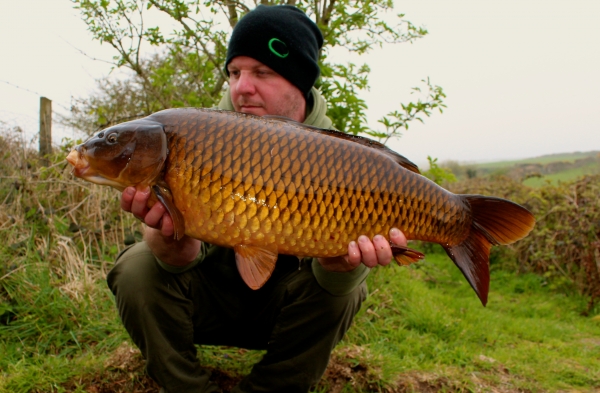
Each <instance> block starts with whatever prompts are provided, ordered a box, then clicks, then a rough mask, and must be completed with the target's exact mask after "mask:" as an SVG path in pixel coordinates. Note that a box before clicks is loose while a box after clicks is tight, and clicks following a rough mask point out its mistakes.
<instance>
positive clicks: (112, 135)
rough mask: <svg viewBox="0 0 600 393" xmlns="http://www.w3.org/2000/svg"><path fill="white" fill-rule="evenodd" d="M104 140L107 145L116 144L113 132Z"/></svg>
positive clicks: (115, 136) (115, 135)
mask: <svg viewBox="0 0 600 393" xmlns="http://www.w3.org/2000/svg"><path fill="white" fill-rule="evenodd" d="M106 140H107V141H108V143H116V142H117V134H116V133H114V132H113V133H112V134H109V135H108V136H107V137H106Z"/></svg>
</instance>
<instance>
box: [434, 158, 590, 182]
mask: <svg viewBox="0 0 600 393" xmlns="http://www.w3.org/2000/svg"><path fill="white" fill-rule="evenodd" d="M441 166H442V167H444V168H446V169H450V170H451V171H452V172H453V173H454V174H455V175H456V176H457V178H459V179H466V178H473V177H488V176H499V175H503V176H508V177H510V178H512V179H515V180H519V181H523V183H524V184H526V185H528V186H531V187H538V186H540V185H542V184H545V183H547V182H550V183H552V184H556V183H557V182H559V181H569V180H574V179H577V178H578V177H581V176H584V175H594V174H598V173H600V151H588V152H573V153H558V154H549V155H543V156H539V157H532V158H526V159H522V160H512V161H496V162H486V163H474V164H460V163H456V162H446V163H443V164H442V165H441Z"/></svg>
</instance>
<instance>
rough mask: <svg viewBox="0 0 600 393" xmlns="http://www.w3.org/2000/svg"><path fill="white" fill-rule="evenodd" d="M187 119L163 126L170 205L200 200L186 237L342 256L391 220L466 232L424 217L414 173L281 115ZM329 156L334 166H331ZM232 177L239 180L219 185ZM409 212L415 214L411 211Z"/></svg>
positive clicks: (424, 196) (412, 232) (422, 231)
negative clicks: (183, 123)
mask: <svg viewBox="0 0 600 393" xmlns="http://www.w3.org/2000/svg"><path fill="white" fill-rule="evenodd" d="M200 114H206V113H202V112H200ZM208 114H209V115H210V113H208ZM158 120H159V121H161V122H163V124H169V120H167V119H165V120H162V119H158ZM190 123H191V124H194V126H192V127H190V124H188V125H187V126H185V127H173V128H172V129H169V128H168V127H167V128H166V131H167V134H168V140H169V151H170V153H169V158H168V160H167V166H166V167H167V171H166V173H165V180H166V182H167V183H168V184H169V186H170V188H171V190H172V191H174V190H181V192H174V198H175V204H176V205H177V206H179V205H182V206H183V205H186V206H187V207H188V209H191V208H192V206H191V205H189V204H186V203H185V202H184V201H194V200H198V201H200V202H201V203H202V204H203V206H202V207H200V208H197V209H196V210H197V212H196V213H194V214H192V216H193V217H194V219H192V220H186V233H188V234H191V235H192V236H195V237H198V238H203V239H206V241H209V242H211V243H214V244H220V245H229V244H231V243H232V242H233V243H238V242H239V243H245V244H259V245H261V246H271V245H274V246H276V248H277V250H278V252H279V253H285V254H292V255H297V256H320V257H327V256H336V255H340V254H343V253H345V250H346V248H347V243H348V242H349V241H350V240H352V239H356V238H358V236H360V235H367V236H370V237H372V236H374V235H375V234H378V233H387V232H388V231H389V229H390V228H392V227H393V226H402V228H403V229H404V231H405V234H406V236H407V237H408V238H423V237H425V238H437V239H439V238H440V237H441V238H442V239H441V240H442V241H444V242H446V243H448V242H450V241H451V240H452V239H451V236H452V235H454V237H455V238H456V237H457V235H458V236H463V237H464V236H465V234H461V233H460V231H461V228H460V227H459V226H455V225H450V226H442V227H439V226H436V224H437V223H436V222H434V221H437V220H436V217H435V216H434V215H432V214H430V211H431V210H432V208H431V207H430V206H432V205H433V204H432V203H431V202H430V201H429V199H430V196H431V193H430V192H431V190H430V189H428V188H426V187H425V188H424V187H415V185H418V184H421V183H419V182H418V181H417V180H418V179H417V176H419V175H417V174H414V173H413V172H409V171H406V170H404V169H403V168H401V167H400V166H398V164H397V163H395V162H393V161H392V160H391V159H388V160H377V157H374V156H377V155H378V152H377V151H372V152H370V151H368V150H367V149H364V148H362V146H360V145H356V144H355V143H353V142H349V141H336V140H331V138H330V137H327V136H325V135H322V134H319V133H316V132H306V131H304V130H303V129H302V128H301V127H297V126H295V125H293V124H290V123H287V122H282V121H280V120H270V121H269V122H267V124H265V122H260V123H257V124H256V125H254V124H253V125H252V126H248V124H247V123H248V122H247V117H246V116H237V115H235V114H232V115H230V116H224V117H223V120H222V121H210V120H207V121H199V120H196V121H191V122H190ZM202 124H205V125H204V126H203V125H202ZM259 125H260V130H258V127H259ZM290 129H292V130H294V129H298V130H297V131H296V132H290ZM182 141H184V142H182ZM334 142H337V143H335V144H334ZM340 142H345V143H340ZM238 145H239V146H240V147H239V148H238ZM224 146H228V147H227V148H224ZM357 147H358V148H362V149H357ZM357 150H358V151H357ZM361 150H366V151H361ZM319 151H321V152H322V153H321V154H318V152H319ZM325 152H326V153H325ZM273 153H274V154H273ZM323 153H325V154H323ZM359 153H360V154H359ZM190 156H192V157H190ZM327 161H332V162H337V163H340V165H336V166H333V167H332V166H329V165H327ZM369 162H373V163H374V165H368V163H369ZM182 174H183V176H182ZM224 174H227V176H225V175H224ZM265 178H267V179H270V180H272V182H268V181H267V182H265ZM231 183H234V184H236V183H238V185H237V187H235V188H233V189H232V187H227V185H228V184H231ZM190 184H192V185H193V184H201V185H202V187H193V186H192V187H189V185H190ZM394 185H396V188H397V189H394V188H393V186H394ZM403 185H408V187H403ZM434 191H437V192H436V194H437V193H447V191H445V190H443V189H441V188H438V189H437V190H434ZM332 194H336V195H338V200H339V202H338V204H337V205H336V204H332V203H331V201H332V199H333V198H332V196H331V195H332ZM340 194H341V196H340ZM324 195H325V196H327V197H326V198H324V197H323V196H324ZM382 196H383V198H382ZM438 199H440V200H444V201H447V200H448V199H449V198H438ZM451 205H452V207H450V208H449V210H450V211H449V212H448V213H446V214H444V217H441V219H444V218H445V216H452V215H455V214H458V210H459V207H458V204H456V203H452V204H451ZM384 206H389V207H388V209H384ZM234 207H235V211H233V210H234V209H233V208H234ZM413 207H414V208H413ZM415 209H423V212H422V213H423V214H416V215H415V214H414V213H415V211H416V210H415ZM187 211H188V210H187V209H186V213H185V214H184V215H187ZM334 216H335V225H331V224H330V220H331V218H332V217H334ZM278 220H280V222H277V221H278ZM401 220H404V222H402V223H401V222H400V221H401ZM401 224H402V225H401ZM234 228H235V229H234ZM435 228H438V229H440V228H441V229H443V231H442V233H436V232H435V230H434V229H435ZM451 228H455V231H454V233H451V232H450V231H449V229H451ZM462 232H464V231H462ZM332 238H333V239H336V241H335V242H333V241H332ZM454 240H455V241H460V240H462V239H460V238H458V239H454Z"/></svg>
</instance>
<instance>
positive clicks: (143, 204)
mask: <svg viewBox="0 0 600 393" xmlns="http://www.w3.org/2000/svg"><path fill="white" fill-rule="evenodd" d="M148 198H150V189H149V188H146V189H145V190H136V193H135V195H134V196H133V201H132V203H131V212H132V213H133V215H134V216H136V217H137V218H140V219H142V220H143V221H145V218H146V214H147V213H148V207H147V205H148Z"/></svg>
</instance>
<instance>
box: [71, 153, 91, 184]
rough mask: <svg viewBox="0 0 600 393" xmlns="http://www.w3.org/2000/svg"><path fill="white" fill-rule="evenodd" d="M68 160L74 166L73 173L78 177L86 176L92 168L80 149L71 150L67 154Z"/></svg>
mask: <svg viewBox="0 0 600 393" xmlns="http://www.w3.org/2000/svg"><path fill="white" fill-rule="evenodd" d="M67 162H68V163H69V164H71V166H72V167H73V174H74V175H75V176H77V177H81V178H85V173H86V172H87V171H88V169H89V168H90V163H89V162H88V160H86V159H85V157H84V156H83V154H81V153H80V152H79V150H77V149H74V150H71V152H70V153H69V155H68V156H67Z"/></svg>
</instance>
